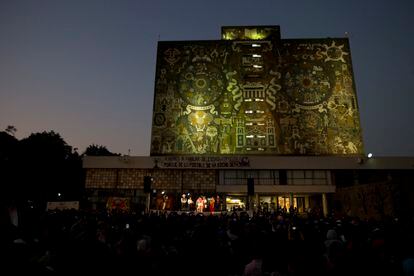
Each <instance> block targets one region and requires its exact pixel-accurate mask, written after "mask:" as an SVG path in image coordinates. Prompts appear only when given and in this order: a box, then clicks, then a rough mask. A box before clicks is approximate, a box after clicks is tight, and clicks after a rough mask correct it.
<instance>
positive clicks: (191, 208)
mask: <svg viewBox="0 0 414 276" xmlns="http://www.w3.org/2000/svg"><path fill="white" fill-rule="evenodd" d="M187 204H188V210H189V211H193V209H194V201H193V199H192V198H191V196H190V197H189V198H188V200H187Z"/></svg>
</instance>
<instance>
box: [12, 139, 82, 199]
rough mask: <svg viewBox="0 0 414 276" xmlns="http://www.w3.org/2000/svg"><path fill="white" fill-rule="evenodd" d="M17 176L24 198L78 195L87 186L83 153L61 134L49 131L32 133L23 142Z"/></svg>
mask: <svg viewBox="0 0 414 276" xmlns="http://www.w3.org/2000/svg"><path fill="white" fill-rule="evenodd" d="M18 160H19V161H18V164H19V167H18V168H17V171H19V172H20V173H19V174H18V176H17V181H18V187H20V191H19V194H20V196H21V197H23V198H26V199H28V198H32V199H39V200H43V201H48V200H56V199H58V198H57V194H58V193H61V194H63V195H64V196H63V198H64V199H78V198H79V197H80V195H81V191H82V187H83V170H82V160H81V158H80V156H79V155H78V154H77V153H76V152H75V151H73V150H72V147H71V146H69V145H68V144H67V143H66V142H65V141H64V139H63V138H62V137H61V136H60V134H58V133H56V132H54V131H49V132H46V131H44V132H39V133H32V134H31V135H30V136H29V137H27V138H24V139H22V140H21V141H20V142H19V150H18Z"/></svg>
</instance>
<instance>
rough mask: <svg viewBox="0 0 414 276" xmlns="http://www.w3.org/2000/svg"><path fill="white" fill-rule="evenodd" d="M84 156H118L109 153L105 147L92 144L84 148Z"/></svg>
mask: <svg viewBox="0 0 414 276" xmlns="http://www.w3.org/2000/svg"><path fill="white" fill-rule="evenodd" d="M84 155H86V156H117V155H120V154H117V153H113V152H110V151H109V150H108V149H107V148H106V147H105V146H101V145H95V144H92V145H89V146H88V147H87V148H86V150H85V152H84Z"/></svg>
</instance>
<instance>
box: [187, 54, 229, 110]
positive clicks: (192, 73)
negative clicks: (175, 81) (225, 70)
mask: <svg viewBox="0 0 414 276" xmlns="http://www.w3.org/2000/svg"><path fill="white" fill-rule="evenodd" d="M224 90H225V77H224V75H223V74H222V73H221V70H219V69H218V68H217V67H216V66H215V65H214V64H212V63H210V62H205V61H200V62H194V63H192V64H190V65H189V66H188V67H187V68H186V69H185V70H184V71H183V72H182V73H181V74H180V76H179V91H180V94H181V97H182V99H183V100H184V101H185V102H187V103H188V104H191V105H195V106H203V105H209V104H212V103H214V102H215V101H216V100H217V99H218V97H219V96H220V95H221V94H222V92H223V91H224Z"/></svg>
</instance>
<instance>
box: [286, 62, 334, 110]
mask: <svg viewBox="0 0 414 276" xmlns="http://www.w3.org/2000/svg"><path fill="white" fill-rule="evenodd" d="M291 68H292V69H290V70H289V71H288V72H287V73H286V75H285V79H284V87H285V90H286V93H287V96H288V97H289V98H290V99H291V100H293V101H294V102H295V103H298V104H300V105H307V106H312V105H318V104H320V103H322V102H323V101H325V100H326V99H328V98H329V97H330V95H331V84H330V81H329V77H328V76H327V75H326V73H325V72H324V70H323V68H322V67H321V66H313V68H309V67H308V66H304V65H297V66H292V67H291Z"/></svg>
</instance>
